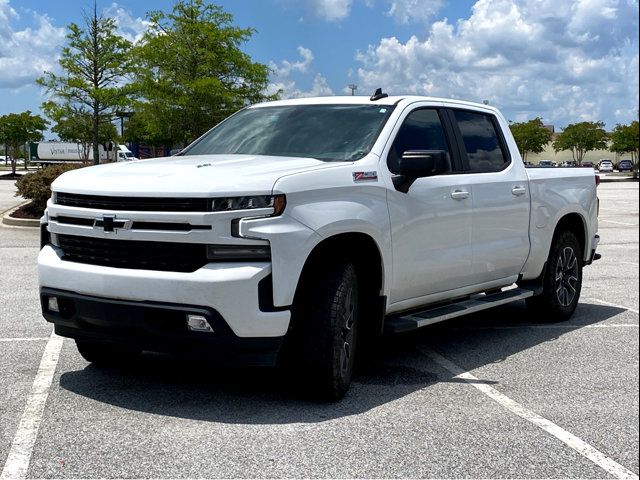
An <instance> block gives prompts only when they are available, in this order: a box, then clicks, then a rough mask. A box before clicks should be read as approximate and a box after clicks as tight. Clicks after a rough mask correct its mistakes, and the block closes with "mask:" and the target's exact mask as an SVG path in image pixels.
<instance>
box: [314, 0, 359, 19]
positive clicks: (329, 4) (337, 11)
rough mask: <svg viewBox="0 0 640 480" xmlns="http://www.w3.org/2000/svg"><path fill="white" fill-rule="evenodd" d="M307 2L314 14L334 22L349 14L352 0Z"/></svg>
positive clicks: (315, 0) (316, 0)
mask: <svg viewBox="0 0 640 480" xmlns="http://www.w3.org/2000/svg"><path fill="white" fill-rule="evenodd" d="M309 3H310V5H311V8H312V10H313V12H314V13H315V14H316V15H318V16H319V17H320V18H323V19H325V20H327V21H330V22H334V21H336V20H342V19H343V18H346V17H348V16H349V14H350V13H351V6H352V4H353V0H309Z"/></svg>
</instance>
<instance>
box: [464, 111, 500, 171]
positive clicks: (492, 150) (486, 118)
mask: <svg viewBox="0 0 640 480" xmlns="http://www.w3.org/2000/svg"><path fill="white" fill-rule="evenodd" d="M453 113H454V115H455V117H456V120H457V122H458V127H459V128H460V133H462V140H463V142H464V146H465V149H466V150H467V158H468V159H469V169H470V170H471V171H472V172H497V171H500V170H502V169H503V168H504V167H505V164H506V163H508V161H509V160H508V158H507V157H506V156H505V155H504V152H503V151H502V147H501V146H500V140H499V139H498V133H497V132H496V129H495V126H494V124H493V122H492V121H491V116H490V115H485V114H482V113H476V112H464V111H460V110H454V112H453Z"/></svg>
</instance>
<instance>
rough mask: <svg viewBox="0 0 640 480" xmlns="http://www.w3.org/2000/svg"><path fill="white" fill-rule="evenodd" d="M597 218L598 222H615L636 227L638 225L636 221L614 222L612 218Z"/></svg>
mask: <svg viewBox="0 0 640 480" xmlns="http://www.w3.org/2000/svg"><path fill="white" fill-rule="evenodd" d="M598 220H599V221H600V222H607V223H615V224H616V225H624V226H625V227H637V226H638V224H637V223H625V222H616V221H614V220H607V219H606V218H600V219H598Z"/></svg>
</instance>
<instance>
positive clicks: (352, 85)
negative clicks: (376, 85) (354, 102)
mask: <svg viewBox="0 0 640 480" xmlns="http://www.w3.org/2000/svg"><path fill="white" fill-rule="evenodd" d="M347 86H348V87H349V88H350V89H351V96H352V97H353V96H354V95H355V94H356V90H357V89H358V85H356V84H355V83H350V84H349V85H347Z"/></svg>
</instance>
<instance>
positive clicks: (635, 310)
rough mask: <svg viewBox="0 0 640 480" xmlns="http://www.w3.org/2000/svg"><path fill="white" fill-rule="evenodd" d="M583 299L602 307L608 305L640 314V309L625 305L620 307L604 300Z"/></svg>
mask: <svg viewBox="0 0 640 480" xmlns="http://www.w3.org/2000/svg"><path fill="white" fill-rule="evenodd" d="M582 299H583V300H589V301H590V302H596V303H601V304H602V305H608V306H610V307H616V308H621V309H623V310H629V311H630V312H633V313H636V314H640V312H638V309H636V308H631V307H625V306H624V305H618V304H617V303H611V302H605V301H604V300H600V299H599V298H593V297H582Z"/></svg>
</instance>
